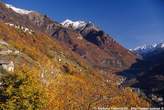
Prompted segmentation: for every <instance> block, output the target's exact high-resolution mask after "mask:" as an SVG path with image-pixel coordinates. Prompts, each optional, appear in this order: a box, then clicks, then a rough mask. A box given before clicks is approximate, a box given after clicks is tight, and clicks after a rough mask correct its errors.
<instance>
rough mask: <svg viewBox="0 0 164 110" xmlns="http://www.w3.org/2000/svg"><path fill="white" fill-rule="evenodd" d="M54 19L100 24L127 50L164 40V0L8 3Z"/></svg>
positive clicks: (30, 0) (17, 0)
mask: <svg viewBox="0 0 164 110" xmlns="http://www.w3.org/2000/svg"><path fill="white" fill-rule="evenodd" d="M4 1H5V2H7V3H9V4H12V5H14V6H16V7H19V8H25V9H30V10H35V11H38V12H41V13H43V14H46V15H48V16H49V17H51V18H52V19H53V20H55V21H58V22H62V21H64V20H65V19H71V20H85V21H92V22H93V23H96V24H97V25H98V26H99V27H101V28H102V29H103V30H105V31H106V33H108V34H110V35H112V36H113V38H114V39H116V40H117V41H118V42H119V43H121V44H122V45H123V46H125V47H127V48H134V47H136V46H139V45H143V44H151V43H155V42H161V41H164V0H4Z"/></svg>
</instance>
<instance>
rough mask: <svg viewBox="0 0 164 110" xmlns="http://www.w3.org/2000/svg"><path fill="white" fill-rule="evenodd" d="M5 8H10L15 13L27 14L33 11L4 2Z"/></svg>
mask: <svg viewBox="0 0 164 110" xmlns="http://www.w3.org/2000/svg"><path fill="white" fill-rule="evenodd" d="M5 5H6V7H7V8H11V9H12V10H13V11H15V12H16V13H19V14H29V13H31V12H33V11H29V10H25V9H20V8H16V7H14V6H12V5H10V4H5Z"/></svg>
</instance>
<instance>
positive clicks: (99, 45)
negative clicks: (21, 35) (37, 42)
mask: <svg viewBox="0 0 164 110" xmlns="http://www.w3.org/2000/svg"><path fill="white" fill-rule="evenodd" d="M0 10H1V14H0V20H1V21H4V22H7V23H12V24H16V25H21V26H24V27H27V28H29V29H31V30H35V31H38V32H44V33H46V34H48V35H50V36H52V37H53V38H54V39H57V40H58V41H60V42H61V43H62V45H65V46H66V47H67V48H68V49H69V50H71V51H73V52H74V53H75V54H78V55H79V56H81V57H82V58H83V59H85V60H86V61H87V62H88V63H90V64H91V65H92V66H93V67H97V68H101V69H102V70H106V71H107V70H111V71H118V70H121V69H124V68H127V67H129V66H130V65H131V64H132V63H134V62H135V59H136V56H135V55H134V54H133V53H132V52H130V51H129V50H127V49H125V48H124V47H122V46H121V45H120V44H119V43H117V42H116V41H115V40H114V39H113V38H112V37H111V36H109V35H108V34H106V33H105V32H104V31H103V30H101V29H99V28H97V27H96V26H95V24H93V23H91V22H88V23H87V22H84V21H81V22H80V23H79V24H80V25H81V26H80V25H79V24H78V22H75V23H74V22H73V21H72V23H73V25H74V27H76V26H77V27H76V28H74V27H73V28H72V27H71V26H70V24H69V22H70V21H69V20H67V21H65V22H63V23H61V24H60V23H58V22H56V21H53V20H51V19H50V18H49V17H48V16H46V15H42V14H40V13H37V12H34V11H27V12H29V13H26V14H22V13H21V14H20V13H19V12H17V10H16V11H15V10H13V8H10V7H9V6H6V5H4V4H2V3H1V4H0ZM68 21H69V22H68ZM66 25H67V26H66ZM97 53H98V54H97Z"/></svg>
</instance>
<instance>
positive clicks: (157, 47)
mask: <svg viewBox="0 0 164 110" xmlns="http://www.w3.org/2000/svg"><path fill="white" fill-rule="evenodd" d="M163 50H164V43H163V42H161V43H155V44H151V45H143V46H139V47H136V48H135V49H132V51H133V52H135V53H137V54H139V55H142V56H147V55H148V54H157V53H158V52H161V51H163Z"/></svg>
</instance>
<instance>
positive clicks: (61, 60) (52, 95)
mask: <svg viewBox="0 0 164 110" xmlns="http://www.w3.org/2000/svg"><path fill="white" fill-rule="evenodd" d="M0 39H3V40H4V41H6V42H7V43H9V45H10V46H11V47H12V48H14V49H17V50H19V51H20V52H21V53H22V54H21V55H22V57H21V60H20V59H19V60H18V58H20V56H21V55H17V56H13V55H11V56H10V58H11V59H12V60H13V61H14V62H15V64H16V68H15V72H20V71H21V72H24V73H26V72H25V71H30V72H28V73H31V75H33V76H34V77H35V78H37V79H38V80H39V81H41V85H42V86H43V87H44V91H45V94H46V95H47V106H46V108H47V109H48V110H52V109H54V110H73V109H75V110H78V109H79V110H80V109H82V110H89V109H92V108H93V107H111V106H117V107H118V106H129V107H130V106H133V107H134V106H145V107H146V106H149V104H148V103H147V102H146V101H145V100H143V99H142V98H139V97H138V95H137V94H136V93H133V92H131V89H130V88H118V87H117V86H116V84H115V82H116V80H117V76H113V78H111V79H110V80H112V81H111V82H110V83H109V82H106V80H107V79H108V78H107V77H104V76H102V75H101V74H99V71H98V70H94V69H93V68H92V67H90V66H89V65H88V64H87V63H86V62H85V61H83V60H82V59H81V58H79V57H78V56H76V55H75V54H73V53H72V52H71V51H69V50H67V48H65V47H64V46H62V45H61V44H60V43H59V42H57V41H54V40H53V39H51V38H50V37H49V36H47V35H45V34H42V33H34V34H32V35H30V34H28V33H24V32H23V31H21V30H18V29H15V28H13V27H9V26H7V25H5V24H4V23H2V22H0ZM16 59H17V60H16ZM109 74H110V73H109Z"/></svg>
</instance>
